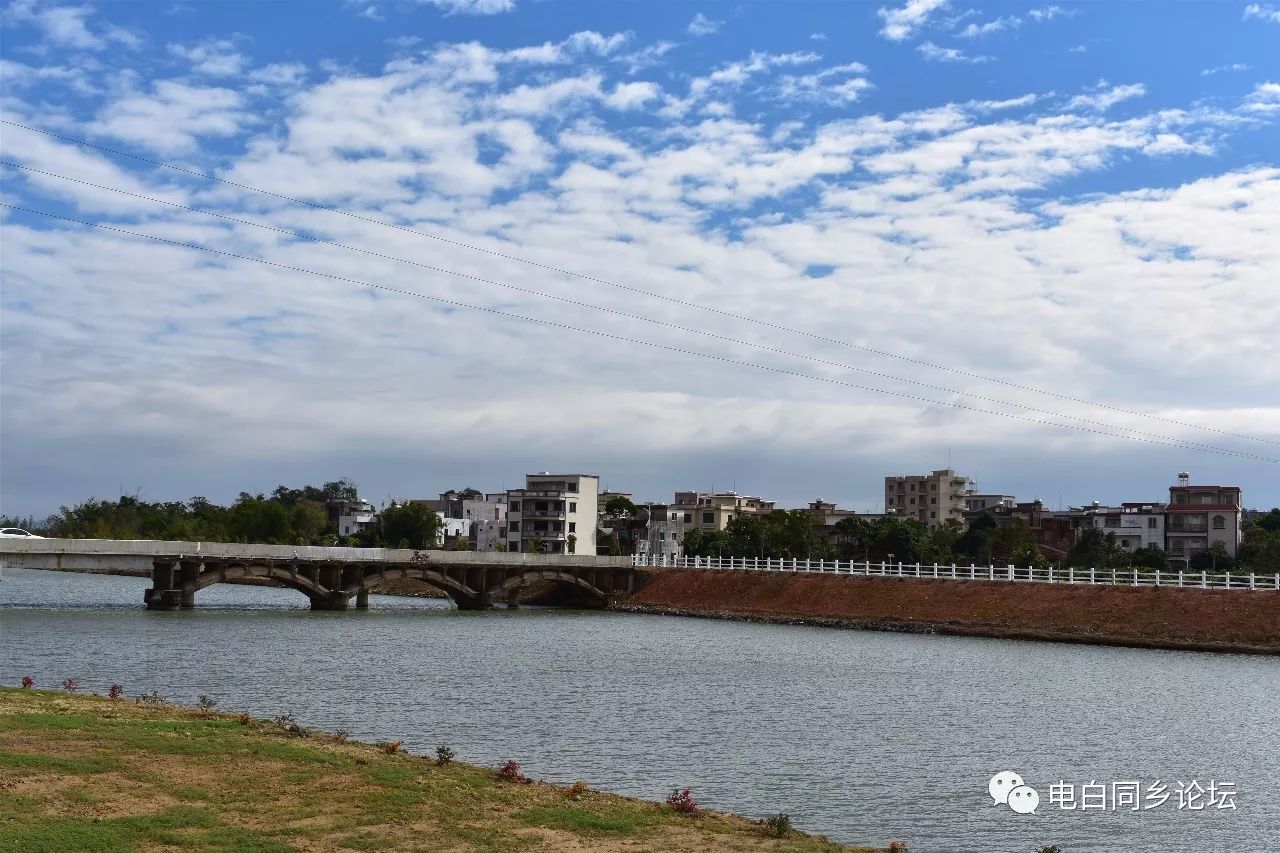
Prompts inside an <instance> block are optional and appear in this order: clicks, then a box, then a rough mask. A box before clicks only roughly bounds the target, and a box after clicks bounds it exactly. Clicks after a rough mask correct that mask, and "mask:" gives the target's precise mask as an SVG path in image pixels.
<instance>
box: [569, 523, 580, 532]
mask: <svg viewBox="0 0 1280 853" xmlns="http://www.w3.org/2000/svg"><path fill="white" fill-rule="evenodd" d="M569 532H570V533H577V532H578V522H576V521H571V522H569Z"/></svg>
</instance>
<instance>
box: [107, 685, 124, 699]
mask: <svg viewBox="0 0 1280 853" xmlns="http://www.w3.org/2000/svg"><path fill="white" fill-rule="evenodd" d="M122 696H124V688H123V687H121V686H120V685H119V684H112V685H111V689H110V690H108V691H107V698H108V699H119V698H121V697H122Z"/></svg>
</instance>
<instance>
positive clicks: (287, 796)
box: [0, 688, 867, 853]
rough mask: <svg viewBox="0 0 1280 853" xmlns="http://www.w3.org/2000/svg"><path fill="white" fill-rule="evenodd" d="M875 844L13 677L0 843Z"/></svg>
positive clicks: (2, 769)
mask: <svg viewBox="0 0 1280 853" xmlns="http://www.w3.org/2000/svg"><path fill="white" fill-rule="evenodd" d="M175 849H182V850H216V851H244V853H249V851H253V853H269V851H270V853H274V851H293V850H306V851H322V850H357V851H368V850H394V851H400V850H405V851H408V850H449V851H455V850H456V851H463V850H478V851H479V850H483V851H501V850H555V851H561V850H575V851H585V850H599V851H614V850H662V851H670V853H678V851H704V850H744V851H747V850H777V851H819V850H823V851H836V850H843V851H851V850H864V851H865V850H867V848H852V847H847V846H842V845H837V844H833V843H830V842H828V841H826V840H825V839H822V838H817V837H813V836H808V835H802V834H799V833H790V834H788V835H787V836H786V837H784V838H775V837H772V836H771V835H770V834H769V833H768V831H767V829H766V828H765V827H763V826H761V825H760V824H758V823H755V822H753V821H750V820H747V819H746V818H743V817H738V816H735V815H727V814H720V813H714V812H710V811H706V810H701V812H700V813H699V814H696V815H687V814H681V813H679V812H677V811H676V810H675V809H673V808H671V807H669V806H665V805H660V804H657V803H651V802H646V801H642V800H635V799H630V798H626V797H620V796H615V795H612V794H604V793H600V792H596V791H591V790H587V791H585V792H581V793H569V792H566V791H565V790H562V789H561V788H559V787H557V786H555V785H551V784H548V783H542V782H530V783H521V782H511V781H500V780H499V779H498V778H497V777H496V774H495V772H494V771H493V770H489V769H485V768H480V767H474V766H470V765H466V764H461V763H457V762H451V763H449V764H446V765H444V766H441V765H439V764H438V763H437V762H436V760H435V759H434V757H433V758H431V759H430V760H429V759H426V758H421V757H414V756H409V755H405V754H403V753H389V752H387V750H386V749H385V748H380V747H378V746H372V745H368V744H359V743H351V742H347V741H345V739H343V738H342V737H340V736H336V735H327V734H321V733H317V732H309V731H305V730H300V729H297V727H294V726H290V725H289V723H288V721H283V724H282V723H277V722H266V721H258V720H250V719H249V718H248V717H246V716H236V715H230V714H214V713H205V712H201V711H197V710H192V709H187V708H180V707H176V706H173V705H166V704H160V705H152V704H137V703H136V702H135V701H133V700H130V699H120V700H111V699H107V698H99V697H94V696H78V695H71V694H68V693H61V692H59V693H54V692H49V691H41V690H17V689H11V688H0V853H42V851H49V853H53V851H57V853H66V852H67V851H104V852H105V853H116V851H122V852H123V851H134V850H138V851H150V850H175Z"/></svg>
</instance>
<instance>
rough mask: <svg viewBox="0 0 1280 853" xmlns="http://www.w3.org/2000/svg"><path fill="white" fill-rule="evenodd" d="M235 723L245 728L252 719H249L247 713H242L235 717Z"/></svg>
mask: <svg viewBox="0 0 1280 853" xmlns="http://www.w3.org/2000/svg"><path fill="white" fill-rule="evenodd" d="M236 722H237V723H239V724H240V725H242V726H247V725H249V724H250V723H252V722H253V717H250V716H249V715H248V713H243V712H242V713H239V714H237V715H236Z"/></svg>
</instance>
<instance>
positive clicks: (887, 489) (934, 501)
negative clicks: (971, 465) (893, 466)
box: [884, 468, 970, 527]
mask: <svg viewBox="0 0 1280 853" xmlns="http://www.w3.org/2000/svg"><path fill="white" fill-rule="evenodd" d="M969 482H970V481H969V478H968V477H962V476H960V475H958V474H956V472H955V471H953V470H951V469H950V468H943V469H941V470H938V471H934V472H933V473H930V474H918V475H916V474H910V475H905V476H899V477H893V476H890V477H885V478H884V508H885V512H892V513H893V514H895V515H898V516H906V517H908V518H914V519H916V520H918V521H920V522H922V523H924V524H926V525H928V526H929V527H937V526H938V525H939V524H941V523H942V522H944V521H946V520H947V519H948V518H954V519H955V520H956V521H959V522H963V521H964V511H965V492H966V489H967V487H968V485H969Z"/></svg>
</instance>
